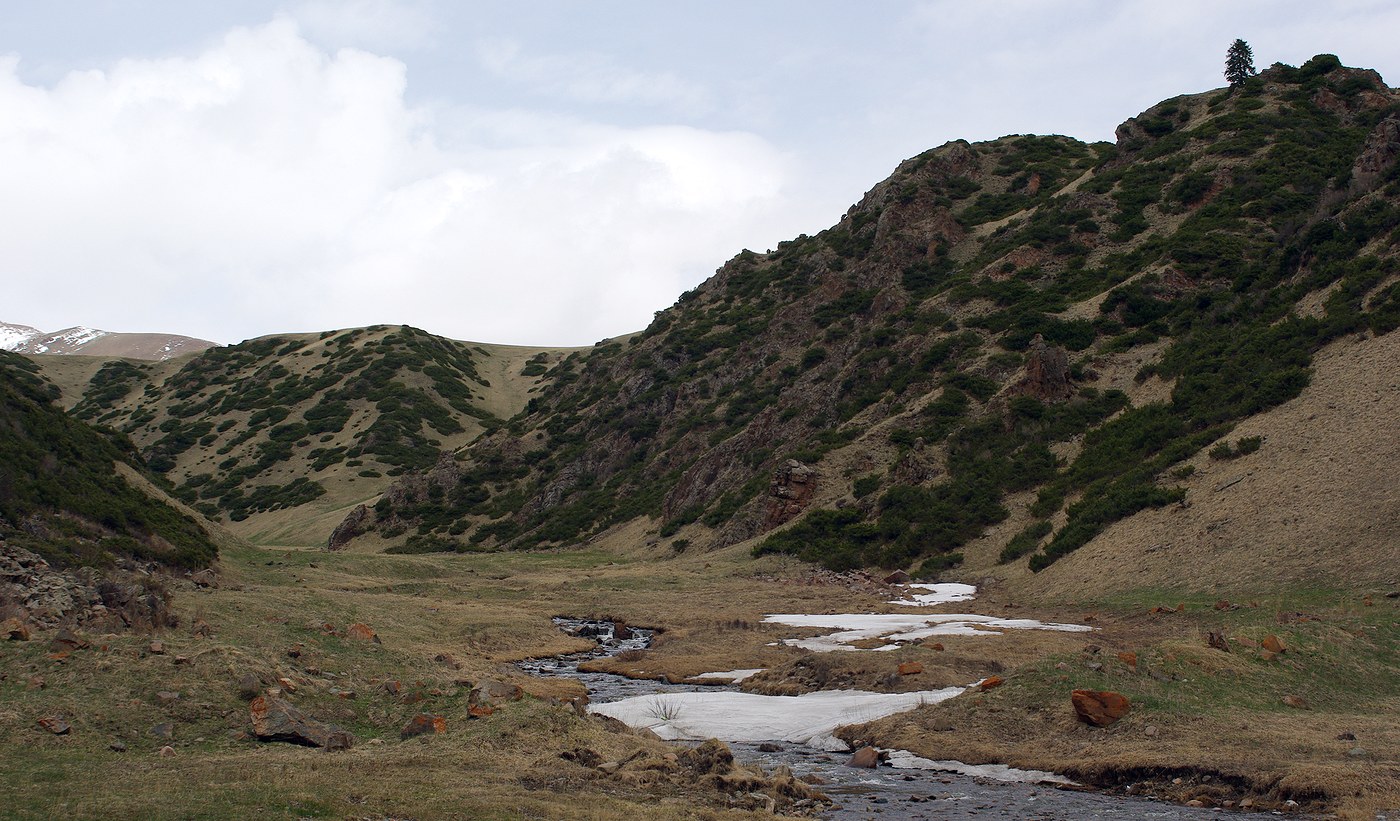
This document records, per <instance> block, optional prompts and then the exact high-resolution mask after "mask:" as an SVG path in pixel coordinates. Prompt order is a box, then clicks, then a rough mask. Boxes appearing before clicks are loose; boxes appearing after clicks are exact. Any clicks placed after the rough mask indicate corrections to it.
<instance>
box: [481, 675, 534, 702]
mask: <svg viewBox="0 0 1400 821" xmlns="http://www.w3.org/2000/svg"><path fill="white" fill-rule="evenodd" d="M524 695H525V691H524V690H521V689H520V687H519V686H518V685H515V684H506V683H505V682H502V681H497V680H496V679H493V678H487V679H482V680H481V681H480V682H478V683H477V685H476V686H475V687H473V688H472V691H471V694H470V695H468V696H467V704H468V705H470V706H472V707H499V706H500V705H501V704H502V703H503V702H507V701H519V700H520V699H521V698H523V697H524Z"/></svg>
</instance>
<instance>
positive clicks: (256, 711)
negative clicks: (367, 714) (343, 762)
mask: <svg viewBox="0 0 1400 821" xmlns="http://www.w3.org/2000/svg"><path fill="white" fill-rule="evenodd" d="M248 710H249V712H250V714H251V715H252V719H253V734H254V735H256V736H257V737H258V738H259V739H261V740H263V741H287V742H290V743H292V744H303V745H306V746H308V747H320V748H322V749H326V750H348V749H350V748H351V747H352V746H354V744H355V737H354V736H353V735H351V734H350V733H348V732H346V731H345V730H342V729H340V728H339V727H335V726H333V725H330V724H323V723H321V722H319V721H317V720H315V719H313V718H311V717H309V716H307V715H306V714H305V713H303V712H302V711H301V710H298V709H297V708H296V707H293V706H292V705H291V703H289V702H287V701H284V700H282V699H280V698H274V697H272V696H258V697H257V698H255V699H253V701H252V703H251V704H249V705H248Z"/></svg>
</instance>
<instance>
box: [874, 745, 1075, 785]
mask: <svg viewBox="0 0 1400 821" xmlns="http://www.w3.org/2000/svg"><path fill="white" fill-rule="evenodd" d="M885 752H886V753H887V754H888V757H887V759H886V760H887V761H888V763H889V765H890V766H891V767H894V768H895V769H897V770H937V771H939V772H950V773H958V774H959V775H970V776H972V777H974V778H989V779H992V780H994V781H1011V782H1020V783H1024V784H1073V783H1074V782H1073V781H1071V780H1070V779H1068V778H1065V777H1064V776H1062V775H1057V774H1055V773H1051V772H1046V771H1044V770H1020V769H1017V768H1015V767H1008V766H1006V765H1005V764H964V763H963V762H961V761H934V760H932V759H928V758H920V757H919V756H917V755H914V754H913V753H911V752H909V751H908V750H887V751H885Z"/></svg>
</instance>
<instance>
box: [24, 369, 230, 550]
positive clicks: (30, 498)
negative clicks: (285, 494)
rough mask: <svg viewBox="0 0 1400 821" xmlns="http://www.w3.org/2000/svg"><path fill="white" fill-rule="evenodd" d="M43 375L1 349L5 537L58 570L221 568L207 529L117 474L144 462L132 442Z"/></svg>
mask: <svg viewBox="0 0 1400 821" xmlns="http://www.w3.org/2000/svg"><path fill="white" fill-rule="evenodd" d="M37 370H38V369H37V367H36V366H34V365H33V364H32V363H30V362H29V361H28V360H26V359H25V358H23V357H21V356H18V355H16V354H11V353H8V352H0V419H3V420H4V424H0V536H2V537H3V538H4V539H5V540H6V541H8V542H10V543H12V544H14V545H17V546H19V547H23V548H26V549H29V550H32V551H34V552H35V553H38V554H39V555H40V556H43V557H44V558H45V559H46V560H48V561H49V562H50V563H51V564H53V565H56V566H59V567H74V566H94V567H106V566H110V565H113V564H116V563H118V562H120V561H122V560H129V559H139V560H144V561H156V562H160V563H162V564H166V565H170V566H173V567H180V568H187V569H188V568H198V567H204V566H207V565H209V564H210V563H212V562H213V561H214V559H215V557H216V555H217V549H216V547H215V545H214V543H213V542H212V541H210V538H209V535H208V534H207V533H206V532H205V531H204V529H203V528H202V527H201V526H200V525H199V524H197V523H196V522H195V521H193V520H192V519H190V518H189V517H187V516H185V515H184V514H182V513H180V512H179V511H177V510H176V509H175V508H174V507H172V506H170V505H168V504H166V503H164V502H162V501H159V500H158V499H156V498H154V497H153V496H151V495H148V494H147V493H144V492H142V491H141V490H139V489H137V488H135V487H133V486H131V485H130V484H128V483H127V481H126V480H124V479H123V478H122V477H121V476H119V475H118V473H117V471H116V468H115V466H116V465H117V464H119V463H122V464H126V465H128V466H135V465H139V463H140V459H139V457H137V455H136V453H135V448H134V447H133V446H132V444H131V442H130V441H129V440H128V439H126V438H125V437H124V436H121V435H119V434H116V433H114V432H110V431H108V432H99V431H97V430H94V429H93V428H90V427H88V426H87V425H85V424H83V423H81V422H79V421H77V420H74V419H72V418H70V417H69V416H67V415H66V414H64V413H63V411H62V410H61V409H60V408H59V407H57V406H56V405H55V404H53V400H54V399H55V398H56V397H57V395H58V390H57V389H56V388H54V387H53V386H52V385H50V384H49V383H47V382H45V381H44V380H43V379H41V378H40V377H38V376H37V375H36V373H35V372H36V371H37Z"/></svg>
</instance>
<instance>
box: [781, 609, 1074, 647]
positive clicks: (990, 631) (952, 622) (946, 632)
mask: <svg viewBox="0 0 1400 821" xmlns="http://www.w3.org/2000/svg"><path fill="white" fill-rule="evenodd" d="M763 620H764V622H767V623H770V624H785V625H788V626H789V627H829V628H832V629H834V630H836V631H837V632H835V633H828V634H827V635H825V636H817V637H815V638H809V639H783V642H782V643H783V644H787V645H790V646H792V647H801V648H804V649H807V650H812V651H814V652H818V653H826V652H831V651H834V650H855V649H858V648H856V647H854V646H852V645H854V644H855V643H856V642H861V641H867V640H869V639H884V640H885V641H888V642H911V641H918V640H919V639H926V638H929V637H931V636H980V635H1000V634H1001V632H1002V631H1003V630H1060V631H1065V632H1071V633H1081V632H1088V631H1090V630H1093V629H1094V628H1092V627H1089V626H1087V625H1083V624H1057V623H1055V622H1043V621H1037V620H1035V619H1001V618H997V617H995V616H980V615H977V614H975V613H924V614H906V613H833V614H829V615H809V614H803V613H774V614H772V615H769V616H767V617H765V618H764V619H763ZM898 647H899V645H898V644H897V643H891V644H886V645H884V646H882V647H876V648H874V649H875V650H894V649H896V648H898Z"/></svg>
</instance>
